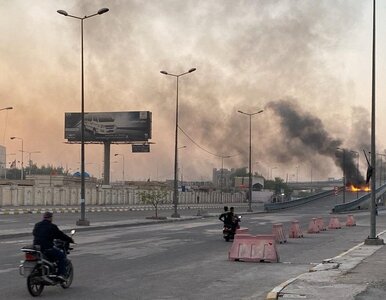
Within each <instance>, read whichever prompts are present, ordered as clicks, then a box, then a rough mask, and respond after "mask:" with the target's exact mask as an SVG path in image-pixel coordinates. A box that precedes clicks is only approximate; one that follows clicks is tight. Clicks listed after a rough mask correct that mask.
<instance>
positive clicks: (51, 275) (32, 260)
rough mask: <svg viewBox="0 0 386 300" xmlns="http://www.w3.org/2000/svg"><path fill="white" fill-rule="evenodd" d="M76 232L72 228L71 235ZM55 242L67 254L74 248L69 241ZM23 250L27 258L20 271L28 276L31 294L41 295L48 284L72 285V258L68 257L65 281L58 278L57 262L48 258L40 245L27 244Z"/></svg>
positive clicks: (66, 286)
mask: <svg viewBox="0 0 386 300" xmlns="http://www.w3.org/2000/svg"><path fill="white" fill-rule="evenodd" d="M74 234H75V230H72V231H71V237H72V236H73V235H74ZM54 244H55V247H56V248H58V249H60V250H61V251H63V253H64V254H65V255H67V254H69V253H70V250H73V248H71V247H70V244H69V243H68V242H64V241H62V240H54ZM21 251H22V252H24V253H25V258H24V260H22V261H21V264H20V266H19V273H20V275H22V276H24V277H26V278H27V288H28V292H29V293H30V294H31V296H33V297H37V296H39V295H40V294H41V293H42V292H43V289H44V287H45V286H46V285H47V286H50V285H51V286H55V285H60V286H61V287H62V288H64V289H67V288H69V287H70V286H71V284H72V280H73V278H74V268H73V266H72V262H71V260H70V259H68V258H66V259H67V265H66V274H65V276H64V277H65V281H63V280H61V279H59V278H57V277H58V276H57V275H56V274H57V271H58V270H57V269H58V267H57V263H56V262H53V261H50V260H48V259H47V257H45V255H44V254H43V253H42V252H41V251H40V247H39V246H38V245H29V246H25V247H23V248H21Z"/></svg>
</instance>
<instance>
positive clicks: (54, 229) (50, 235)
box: [32, 220, 74, 251]
mask: <svg viewBox="0 0 386 300" xmlns="http://www.w3.org/2000/svg"><path fill="white" fill-rule="evenodd" d="M32 234H33V236H34V241H33V243H34V245H40V248H41V250H42V251H44V250H47V249H51V248H52V247H54V239H59V240H62V241H65V242H70V243H73V242H74V241H73V239H72V238H71V237H69V236H68V235H66V234H65V233H64V232H62V231H61V230H60V229H59V228H58V226H56V225H55V224H52V223H51V221H49V220H43V221H40V222H39V223H36V224H35V227H34V229H33V231H32Z"/></svg>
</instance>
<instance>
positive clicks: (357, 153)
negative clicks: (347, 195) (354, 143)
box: [350, 150, 359, 199]
mask: <svg viewBox="0 0 386 300" xmlns="http://www.w3.org/2000/svg"><path fill="white" fill-rule="evenodd" d="M350 152H351V153H353V154H355V156H356V158H357V176H356V177H357V184H359V152H358V151H355V150H351V151H350ZM356 188H357V189H356V190H357V199H358V198H359V188H358V187H356Z"/></svg>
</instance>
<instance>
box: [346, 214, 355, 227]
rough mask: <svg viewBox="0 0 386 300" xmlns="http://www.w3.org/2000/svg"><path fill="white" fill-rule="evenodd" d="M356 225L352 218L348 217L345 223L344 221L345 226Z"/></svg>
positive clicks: (351, 216)
mask: <svg viewBox="0 0 386 300" xmlns="http://www.w3.org/2000/svg"><path fill="white" fill-rule="evenodd" d="M356 225H357V223H356V222H355V219H354V216H353V215H348V216H347V221H346V226H356Z"/></svg>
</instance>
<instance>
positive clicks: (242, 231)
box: [236, 227, 248, 234]
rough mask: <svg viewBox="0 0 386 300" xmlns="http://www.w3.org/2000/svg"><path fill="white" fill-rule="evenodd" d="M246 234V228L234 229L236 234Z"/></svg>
mask: <svg viewBox="0 0 386 300" xmlns="http://www.w3.org/2000/svg"><path fill="white" fill-rule="evenodd" d="M246 233H248V228H247V227H240V228H237V229H236V234H246Z"/></svg>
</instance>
